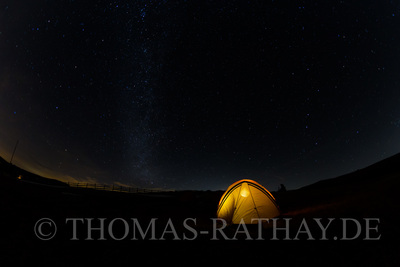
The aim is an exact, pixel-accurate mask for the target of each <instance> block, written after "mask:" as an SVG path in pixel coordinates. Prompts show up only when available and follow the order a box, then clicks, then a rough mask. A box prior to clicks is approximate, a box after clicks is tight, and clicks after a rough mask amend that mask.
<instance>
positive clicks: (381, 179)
mask: <svg viewBox="0 0 400 267" xmlns="http://www.w3.org/2000/svg"><path fill="white" fill-rule="evenodd" d="M399 164H400V156H399V155H396V156H394V157H391V158H389V159H386V160H384V161H382V162H379V163H377V164H375V165H372V166H370V167H368V168H365V169H362V170H359V171H357V172H354V173H351V174H348V175H345V176H342V177H338V178H334V179H329V180H323V181H321V182H318V183H316V184H312V185H309V186H306V187H303V188H301V189H298V190H291V191H287V192H272V194H273V195H274V196H275V198H276V201H277V203H278V205H279V206H280V209H281V217H280V218H279V219H278V220H277V226H278V227H284V223H285V221H284V218H290V220H289V223H290V225H289V226H290V228H289V229H290V230H289V233H288V235H289V236H288V237H289V238H287V237H286V232H285V231H282V230H276V233H277V236H276V239H277V240H271V239H273V238H272V237H273V234H274V228H273V226H272V224H271V223H269V224H266V225H265V228H263V229H262V233H261V235H259V229H258V228H257V225H250V226H248V227H247V230H248V233H249V234H250V238H249V237H248V236H247V235H246V234H245V233H244V230H243V227H241V228H239V229H238V226H237V225H232V226H228V227H226V228H224V229H223V230H222V231H223V233H224V234H225V235H226V237H224V236H223V235H222V234H221V233H220V232H219V231H215V228H216V227H220V225H219V224H218V225H217V224H216V225H214V221H213V218H215V217H216V215H215V213H216V210H217V206H218V201H219V198H220V197H221V195H222V194H223V192H222V191H216V192H215V191H177V192H159V193H149V194H128V193H118V192H109V191H99V190H93V189H81V188H70V187H68V186H67V185H65V184H64V183H61V182H58V181H55V180H50V179H46V178H42V177H38V176H35V175H32V174H29V173H27V172H24V171H23V170H20V169H18V168H17V167H15V166H10V165H9V164H8V163H6V162H5V161H1V169H0V175H1V176H0V178H1V184H0V190H1V192H0V197H1V214H2V220H1V248H2V250H1V255H2V256H1V258H2V261H3V262H4V263H7V264H6V265H3V264H1V265H2V266H11V265H18V264H20V265H28V264H29V265H30V264H33V263H35V264H36V263H39V264H46V265H47V264H48V265H50V264H51V265H56V266H77V265H90V266H94V265H96V264H109V265H113V266H114V265H131V266H132V265H138V264H148V265H151V264H154V265H156V264H157V265H159V264H163V265H166V264H173V265H174V266H188V265H196V266H208V265H211V264H212V265H213V266H215V265H222V266H227V265H228V264H233V265H234V266H238V265H239V264H241V263H243V264H263V265H268V266H271V265H272V266H274V265H278V264H279V265H288V264H295V265H296V266H297V265H299V264H307V265H323V266H333V265H335V266H343V265H347V266H355V265H357V266H359V265H361V266H372V265H379V266H381V265H382V266H385V265H386V266H399V264H400V260H399V259H400V257H399V252H400V245H399V243H398V238H399V237H400V233H399V232H400V230H399V223H400V216H399V214H398V211H399V204H400V201H399V200H398V198H397V197H398V188H399V185H400V182H399V178H400V168H399ZM21 173H23V179H22V180H18V179H17V177H18V175H20V174H21ZM41 218H50V219H52V220H53V221H54V222H55V224H56V225H57V232H56V234H55V236H54V238H52V239H51V240H47V241H44V240H40V239H39V238H38V237H37V236H36V235H35V231H34V227H35V223H36V222H37V221H38V220H39V219H41ZM71 218H72V219H71ZM73 218H76V231H75V232H74V230H73V220H74V219H73ZM187 218H190V219H189V220H187V221H186V223H187V224H188V225H189V226H187V225H185V224H184V222H185V219H187ZM316 218H321V220H320V221H321V222H322V224H323V225H324V226H326V225H327V224H328V222H329V220H332V223H331V224H330V225H329V228H327V229H328V230H327V231H326V238H325V239H327V240H324V238H323V237H322V232H321V229H320V227H319V226H318V224H316V222H315V219H316ZM329 218H331V219H329ZM343 218H348V220H347V229H346V231H347V232H346V236H345V237H346V238H347V239H351V240H343V239H346V238H344V236H343V220H342V219H343ZM133 219H136V222H137V223H139V224H140V226H141V228H142V230H143V231H146V229H147V227H148V225H150V223H151V220H152V219H153V221H154V222H153V223H154V229H155V230H154V233H152V232H151V231H150V230H151V229H150V228H149V229H150V230H149V232H147V233H146V234H145V235H144V237H142V236H141V235H140V232H138V229H137V228H136V232H135V233H134V227H133V225H134V223H133ZM303 219H305V222H306V223H307V225H306V226H305V225H304V222H303V224H301V223H302V221H303ZM369 219H370V222H369V223H370V225H369V228H370V229H369V230H368V229H367V226H366V223H367V222H366V221H368V220H369ZM68 220H69V221H68ZM101 220H103V223H104V227H103V228H104V235H103V236H102V235H101V231H100V230H95V228H99V227H100V224H101ZM89 221H91V222H89ZM112 221H113V222H112ZM354 221H357V222H358V223H359V224H360V226H359V227H358V228H359V229H360V233H357V230H358V228H357V225H356V224H357V223H356V222H354ZM111 222H112V223H111ZM124 222H127V223H128V226H127V225H125V224H124ZM89 223H91V227H92V228H93V230H92V231H91V235H90V236H88V225H89ZM110 224H111V226H110ZM48 227H49V226H48V225H46V224H45V225H43V228H42V229H41V230H42V231H43V232H44V233H49V231H50V228H48ZM109 227H110V228H112V229H111V235H110V230H109ZM171 227H173V229H172V228H171ZM304 227H308V228H309V229H308V232H309V233H310V234H311V235H312V236H310V235H309V234H308V233H307V229H306V228H304ZM237 230H239V232H238V233H236V231H237ZM367 231H368V232H369V233H368V234H367ZM202 232H203V233H205V234H203V233H202ZM125 234H126V236H125ZM152 234H153V235H152ZM134 236H135V238H136V240H132V239H133V237H134ZM353 237H354V238H353ZM232 238H235V240H227V239H232ZM311 238H312V239H313V240H310V239H311ZM71 239H77V240H71ZM102 239H104V240H102ZM118 239H121V240H118ZM152 239H154V240H152ZM174 239H177V240H174ZM184 239H187V240H184ZM190 239H193V240H190ZM246 239H251V240H246ZM261 239H262V240H261ZM296 239H299V240H296ZM365 239H370V240H365ZM9 264H11V265H9Z"/></svg>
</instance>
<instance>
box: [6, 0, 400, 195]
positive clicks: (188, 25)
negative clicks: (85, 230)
mask: <svg viewBox="0 0 400 267" xmlns="http://www.w3.org/2000/svg"><path fill="white" fill-rule="evenodd" d="M399 29H400V1H386V0H382V1H372V0H364V1H345V0H343V1H330V0H328V1H309V0H305V1H283V0H282V1H280V0H275V1H273V0H272V1H271V0H269V1H151V0H149V1H133V0H131V1H92V0H88V1H78V0H76V1H74V0H59V1H45V0H36V1H23V0H14V1H2V2H1V3H0V156H1V157H3V158H4V159H6V160H8V161H9V160H10V158H11V154H12V151H13V149H14V146H15V143H16V142H17V140H19V143H18V147H17V150H16V153H15V157H14V159H13V163H14V164H16V165H18V166H20V167H22V168H25V169H27V170H30V171H32V172H35V173H38V174H41V175H44V176H46V177H51V178H57V179H61V180H64V181H83V182H98V183H115V184H121V185H122V184H124V185H131V186H140V187H147V188H148V187H152V188H167V189H178V190H181V189H195V190H208V189H210V190H217V189H226V188H227V187H228V186H229V185H230V184H231V183H233V182H235V181H236V180H239V179H243V178H249V179H253V180H256V181H258V182H259V183H261V184H263V185H264V186H265V187H266V188H268V189H270V190H272V191H274V190H277V189H278V186H279V184H281V183H283V184H285V185H286V187H287V188H288V189H295V188H299V187H301V186H305V185H307V184H310V183H313V182H316V181H318V180H321V179H326V178H331V177H335V176H338V175H341V174H345V173H348V172H352V171H355V170H357V169H360V168H363V167H366V166H368V165H370V164H372V163H375V162H377V161H379V160H382V159H384V158H387V157H389V156H391V155H394V154H396V153H398V152H400V105H399V103H400V63H399V62H400V61H399V60H400V30H399Z"/></svg>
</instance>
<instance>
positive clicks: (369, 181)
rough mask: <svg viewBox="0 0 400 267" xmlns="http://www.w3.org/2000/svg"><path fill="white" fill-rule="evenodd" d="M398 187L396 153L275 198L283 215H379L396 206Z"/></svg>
mask: <svg viewBox="0 0 400 267" xmlns="http://www.w3.org/2000/svg"><path fill="white" fill-rule="evenodd" d="M399 188H400V154H397V155H394V156H392V157H390V158H387V159H384V160H382V161H380V162H377V163H375V164H373V165H370V166H368V167H366V168H363V169H360V170H357V171H355V172H352V173H349V174H345V175H342V176H339V177H336V178H331V179H326V180H321V181H318V182H316V183H314V184H311V185H308V186H305V187H302V188H300V189H297V190H292V191H288V192H284V193H278V192H277V193H275V196H276V198H277V201H278V204H279V205H280V207H281V209H282V211H283V213H288V214H289V215H293V214H301V215H305V214H309V213H311V214H312V215H315V214H321V213H323V214H324V215H329V214H335V215H340V216H344V215H346V214H353V215H354V214H358V215H360V216H361V215H363V214H367V213H368V214H373V215H382V214H384V213H385V212H386V211H388V209H391V208H392V207H393V205H394V204H400V201H399V200H398V198H397V194H398V190H399ZM339 206H340V207H339ZM338 213H340V214H338Z"/></svg>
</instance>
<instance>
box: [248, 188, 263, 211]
mask: <svg viewBox="0 0 400 267" xmlns="http://www.w3.org/2000/svg"><path fill="white" fill-rule="evenodd" d="M248 187H249V192H250V196H251V200H253V204H254V208H255V209H256V211H257V216H258V218H260V214H258V209H257V206H256V203H255V202H254V198H253V194H252V193H251V189H250V185H248Z"/></svg>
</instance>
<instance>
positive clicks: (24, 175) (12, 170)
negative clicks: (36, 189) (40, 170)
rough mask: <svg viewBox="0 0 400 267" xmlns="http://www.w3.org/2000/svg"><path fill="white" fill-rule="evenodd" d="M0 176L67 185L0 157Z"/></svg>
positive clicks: (43, 183)
mask: <svg viewBox="0 0 400 267" xmlns="http://www.w3.org/2000/svg"><path fill="white" fill-rule="evenodd" d="M0 177H1V178H4V179H9V180H16V179H19V178H20V179H21V180H23V181H26V182H31V183H38V184H42V185H48V186H68V185H67V184H66V183H64V182H61V181H59V180H56V179H51V178H46V177H42V176H40V175H37V174H34V173H31V172H29V171H26V170H24V169H21V168H19V167H17V166H15V165H13V164H10V163H9V162H7V161H6V160H4V159H3V158H2V157H0ZM18 177H19V178H18ZM3 182H4V181H3Z"/></svg>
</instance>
